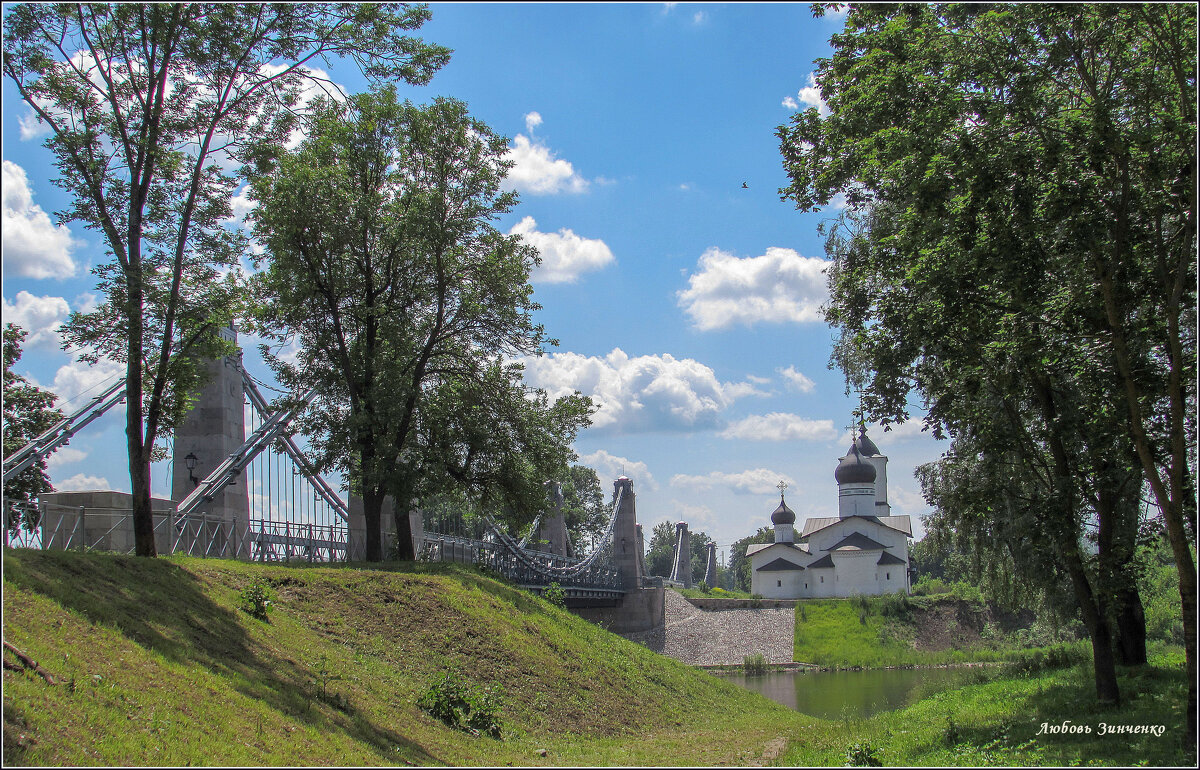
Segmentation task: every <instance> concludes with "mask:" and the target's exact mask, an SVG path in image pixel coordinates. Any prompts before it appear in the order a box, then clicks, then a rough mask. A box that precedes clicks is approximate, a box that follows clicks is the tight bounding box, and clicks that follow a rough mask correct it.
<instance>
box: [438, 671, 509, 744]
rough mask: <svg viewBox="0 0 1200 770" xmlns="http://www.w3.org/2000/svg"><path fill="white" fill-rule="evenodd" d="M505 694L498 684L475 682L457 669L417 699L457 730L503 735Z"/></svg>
mask: <svg viewBox="0 0 1200 770" xmlns="http://www.w3.org/2000/svg"><path fill="white" fill-rule="evenodd" d="M503 697H504V689H503V688H502V687H501V686H500V685H498V684H497V685H489V686H488V687H481V686H479V685H471V684H468V683H467V682H465V681H463V679H462V677H461V675H460V674H459V673H458V672H457V671H447V672H446V673H445V674H443V675H442V678H441V679H439V680H437V681H436V682H434V683H433V684H432V685H430V687H429V689H428V690H427V691H426V692H425V694H424V695H422V696H421V697H420V699H418V700H417V706H418V707H420V708H421V710H423V711H425V712H426V713H428V714H429V715H430V716H432V717H434V718H435V719H439V720H441V721H442V722H443V723H445V724H446V725H449V726H450V727H453V728H454V729H456V730H462V731H464V732H468V733H470V734H471V735H475V736H479V735H485V734H486V735H490V736H491V737H493V738H500V737H502V736H501V723H500V707H501V705H502V701H503Z"/></svg>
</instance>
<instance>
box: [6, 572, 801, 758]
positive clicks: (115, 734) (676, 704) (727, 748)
mask: <svg viewBox="0 0 1200 770" xmlns="http://www.w3.org/2000/svg"><path fill="white" fill-rule="evenodd" d="M256 582H258V583H263V584H266V585H269V586H270V590H271V592H272V593H273V594H274V599H273V600H272V604H271V609H270V612H269V613H268V615H267V620H266V621H263V620H258V619H255V618H254V617H251V616H250V615H249V614H248V613H246V612H245V611H242V610H240V609H238V607H239V605H240V604H241V603H242V602H241V592H242V591H243V589H245V588H246V587H247V586H249V585H251V584H253V583H256ZM4 635H5V639H6V640H7V641H9V642H11V643H12V644H14V645H15V646H16V647H17V648H18V649H20V650H22V651H23V652H25V653H26V654H27V655H29V656H30V657H32V658H33V659H34V660H36V661H37V662H38V663H40V664H41V665H42V666H43V667H44V668H45V669H47V670H48V671H50V672H51V674H52V675H53V676H54V677H55V679H56V680H57V683H56V684H54V685H49V684H47V683H46V682H44V681H43V680H42V679H40V678H38V677H37V676H36V675H35V674H33V673H32V672H28V671H24V672H11V671H5V672H4V757H3V758H4V762H5V764H22V765H153V764H161V765H168V766H169V765H187V764H206V765H212V764H226V765H358V764H364V765H382V764H406V763H408V764H418V765H446V764H470V765H505V764H509V763H511V764H514V765H532V764H555V765H567V764H572V765H597V764H622V765H663V764H667V765H677V764H681V763H682V764H700V765H708V764H718V763H726V764H744V763H746V762H747V761H751V760H754V759H757V758H759V757H761V756H762V755H763V753H764V751H766V747H767V746H768V745H769V744H771V743H772V741H775V742H776V743H777V744H778V745H782V743H781V741H782V739H783V736H784V735H786V734H787V733H789V732H791V731H794V730H796V729H800V728H801V727H802V726H803V725H804V724H807V723H808V722H809V721H810V720H808V719H807V718H805V717H803V716H801V715H799V714H796V713H795V712H792V711H789V710H788V709H785V708H783V707H782V706H777V705H776V704H773V703H771V702H769V701H767V700H766V699H764V698H762V697H760V696H758V695H755V694H753V693H749V692H747V691H745V690H742V689H740V688H738V687H736V686H735V685H732V684H730V683H727V682H724V681H722V680H720V679H718V678H716V677H712V676H709V675H708V674H704V673H702V672H699V671H696V670H695V669H692V668H690V667H688V666H685V665H683V664H681V663H678V662H676V661H673V660H670V659H668V658H664V657H662V656H659V655H656V654H654V653H652V652H650V651H649V650H647V649H646V648H644V647H641V646H639V645H636V644H633V643H631V642H628V641H626V640H624V639H622V638H620V637H618V636H615V635H613V634H611V633H608V632H607V631H605V630H603V629H602V628H600V627H598V626H595V625H592V624H590V623H587V622H585V621H583V620H581V619H579V618H577V617H575V616H574V615H571V614H570V613H568V612H566V611H565V610H562V609H559V608H557V607H554V606H552V605H551V604H549V603H547V602H545V601H543V600H541V599H539V598H537V597H535V596H532V595H531V594H528V593H526V592H523V591H520V590H517V589H514V588H512V587H511V586H509V585H507V584H504V583H502V582H499V581H497V580H494V579H492V578H490V577H486V576H484V575H481V574H480V573H478V572H476V571H474V570H472V569H468V568H463V567H458V566H455V565H417V564H411V563H409V564H392V565H385V566H384V567H383V568H374V569H368V568H366V567H365V566H364V565H350V566H341V565H339V566H337V567H308V566H289V567H282V566H270V565H258V564H245V563H237V562H231V561H224V560H203V559H189V558H177V557H171V558H159V559H138V558H135V557H129V556H118V555H108V554H76V553H63V552H35V551H6V552H5V554H4ZM6 659H8V660H11V659H12V658H11V656H9V655H7V654H6ZM451 668H455V669H457V670H459V671H461V672H462V673H463V675H464V677H465V678H466V680H467V681H468V683H469V684H471V685H478V686H480V687H489V686H492V685H495V684H499V685H501V686H502V687H503V691H504V694H503V697H502V707H501V709H500V717H501V720H502V722H503V735H504V739H503V740H496V739H493V738H489V737H486V736H483V737H473V736H471V735H469V734H467V733H464V732H461V731H458V730H454V729H452V728H450V727H447V726H446V725H444V724H442V723H441V722H440V721H438V720H437V719H434V718H433V717H431V716H430V715H428V714H427V713H425V712H424V711H422V710H421V709H420V708H418V706H417V701H418V700H419V699H420V698H421V696H422V695H423V694H424V693H425V692H426V691H428V690H429V688H430V687H431V685H432V684H433V683H434V682H435V681H437V680H438V679H439V678H440V677H441V675H442V673H443V672H444V671H446V670H447V669H451ZM543 752H544V755H543Z"/></svg>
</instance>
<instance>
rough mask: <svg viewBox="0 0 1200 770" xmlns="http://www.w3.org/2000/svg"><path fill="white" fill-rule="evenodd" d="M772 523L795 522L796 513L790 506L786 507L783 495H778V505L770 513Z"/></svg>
mask: <svg viewBox="0 0 1200 770" xmlns="http://www.w3.org/2000/svg"><path fill="white" fill-rule="evenodd" d="M771 523H772V524H795V523H796V514H795V512H794V511H792V509H791V508H788V507H787V503H785V502H783V495H782V494H781V495H780V496H779V507H778V508H776V509H775V512H774V513H772V514H771Z"/></svg>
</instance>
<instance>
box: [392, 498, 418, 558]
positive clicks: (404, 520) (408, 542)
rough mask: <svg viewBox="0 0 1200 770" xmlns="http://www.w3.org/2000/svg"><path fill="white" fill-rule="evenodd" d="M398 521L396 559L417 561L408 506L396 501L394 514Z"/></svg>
mask: <svg viewBox="0 0 1200 770" xmlns="http://www.w3.org/2000/svg"><path fill="white" fill-rule="evenodd" d="M392 515H393V516H394V517H395V519H396V558H397V559H399V560H400V561H416V559H417V554H416V551H415V550H414V549H413V533H412V521H411V520H409V518H408V506H407V505H401V503H400V500H397V501H396V506H395V511H394V513H393V514H392Z"/></svg>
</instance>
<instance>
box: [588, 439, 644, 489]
mask: <svg viewBox="0 0 1200 770" xmlns="http://www.w3.org/2000/svg"><path fill="white" fill-rule="evenodd" d="M579 462H580V464H581V465H586V466H587V467H589V468H591V469H592V470H594V471H596V474H597V475H598V476H599V477H600V488H601V489H602V490H605V491H607V490H608V489H609V488H610V487H609V485H610V484H611V483H612V482H613V481H615V480H616V479H617V478H619V477H621V476H626V477H628V478H630V479H633V485H634V488H635V489H637V488H638V487H641V488H644V489H648V490H654V489H658V482H657V481H655V480H654V476H653V475H651V473H650V468H649V466H647V465H646V464H645V463H644V462H641V461H640V460H630V459H629V458H628V457H619V456H617V455H614V454H609V453H608V452H606V451H604V450H603V449H600V450H597V451H595V452H592V453H591V454H587V455H580V457H579Z"/></svg>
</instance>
